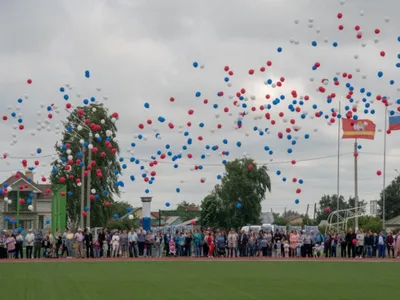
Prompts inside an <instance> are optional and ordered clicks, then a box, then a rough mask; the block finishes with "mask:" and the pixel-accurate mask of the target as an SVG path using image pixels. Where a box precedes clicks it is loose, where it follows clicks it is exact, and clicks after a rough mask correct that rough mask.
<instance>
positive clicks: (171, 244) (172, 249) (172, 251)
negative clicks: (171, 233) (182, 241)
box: [169, 237, 176, 256]
mask: <svg viewBox="0 0 400 300" xmlns="http://www.w3.org/2000/svg"><path fill="white" fill-rule="evenodd" d="M169 255H173V256H176V248H175V241H174V239H173V238H172V237H171V239H170V240H169Z"/></svg>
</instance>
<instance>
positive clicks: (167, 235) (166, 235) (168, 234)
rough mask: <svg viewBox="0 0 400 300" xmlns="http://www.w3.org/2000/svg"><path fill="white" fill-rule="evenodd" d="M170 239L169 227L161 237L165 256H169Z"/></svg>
mask: <svg viewBox="0 0 400 300" xmlns="http://www.w3.org/2000/svg"><path fill="white" fill-rule="evenodd" d="M170 239H171V229H169V228H168V230H167V232H166V233H165V234H164V237H163V241H164V249H165V256H169V240H170Z"/></svg>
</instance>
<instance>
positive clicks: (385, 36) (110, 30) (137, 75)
mask: <svg viewBox="0 0 400 300" xmlns="http://www.w3.org/2000/svg"><path fill="white" fill-rule="evenodd" d="M396 5H397V2H396V1H395V0H391V1H389V0H385V1H379V2H376V1H375V2H372V1H370V2H365V1H361V0H359V1H351V2H349V3H346V4H345V5H340V3H339V1H329V2H326V1H323V2H321V1H320V2H317V1H311V2H307V4H305V3H303V2H301V3H300V2H299V1H294V0H293V1H277V0H276V1H261V0H258V1H250V2H246V4H244V3H243V1H229V2H227V1H202V2H198V3H189V2H187V1H178V0H177V1H122V0H120V1H98V0H97V1H94V0H92V1H85V2H82V1H56V2H55V1H54V2H52V3H50V4H49V3H48V1H35V3H30V2H29V3H25V2H24V3H21V2H15V1H14V2H7V3H2V4H0V25H3V26H1V27H0V28H1V29H0V30H1V34H2V37H3V39H2V48H1V49H0V63H1V65H2V68H1V69H0V97H1V98H0V99H1V107H0V108H1V113H2V114H8V116H9V118H10V113H11V112H13V111H15V112H16V113H17V114H18V113H20V114H21V118H22V119H23V120H24V124H25V128H26V129H25V130H24V131H19V130H18V129H13V126H15V125H17V121H16V120H11V119H12V118H10V120H8V121H6V122H3V121H2V122H1V123H0V129H1V131H2V133H3V134H2V139H1V141H0V146H1V149H2V151H3V152H8V153H10V154H11V155H12V156H15V157H20V156H21V157H22V156H30V154H31V153H35V152H36V149H37V148H39V147H40V148H42V149H43V153H42V155H51V154H52V153H54V151H53V145H54V144H55V142H56V141H57V140H58V139H59V138H60V136H59V135H58V136H57V135H56V134H55V129H54V128H55V126H56V124H61V121H62V120H63V119H64V118H65V115H66V113H65V112H64V110H63V107H64V105H65V101H64V100H63V94H62V93H60V92H59V87H61V86H65V84H70V86H71V90H69V89H67V92H68V94H69V95H70V98H71V99H70V102H71V103H73V104H75V105H77V104H81V103H82V100H83V99H85V98H87V97H91V96H95V97H96V99H98V100H99V101H103V102H104V103H105V105H106V106H107V107H108V108H109V110H110V111H117V112H119V114H120V120H119V121H118V130H119V136H118V139H119V141H120V143H121V149H122V153H121V155H122V156H123V157H127V158H129V157H130V156H134V157H136V158H139V159H141V161H142V162H143V165H146V163H145V160H146V159H149V157H150V156H151V155H155V154H156V153H157V151H162V152H164V153H165V152H166V151H167V149H166V145H167V144H168V145H169V146H170V151H172V153H173V154H177V153H180V152H182V159H181V160H179V161H177V162H176V163H177V164H179V167H178V168H174V164H175V162H171V158H168V159H165V161H162V160H160V159H159V162H160V163H159V164H158V165H157V167H156V168H155V170H156V171H157V174H158V175H157V178H156V181H155V182H154V184H153V185H151V186H149V185H148V184H145V183H144V182H143V181H141V180H140V178H141V171H140V170H139V168H138V167H139V166H140V165H139V166H138V165H133V164H130V163H128V168H127V169H126V170H125V171H124V175H123V177H122V180H124V181H125V183H126V184H125V189H124V192H125V193H124V194H123V195H122V200H124V201H128V202H130V203H132V205H134V206H140V196H143V195H144V190H145V189H146V188H149V189H150V190H151V195H152V196H153V197H154V200H153V208H155V209H158V208H164V203H165V202H166V201H169V202H171V203H172V204H173V205H175V204H177V203H179V202H181V201H183V200H186V201H189V202H195V203H200V201H201V200H202V199H203V198H204V196H205V195H206V194H207V193H208V192H209V191H210V190H212V188H213V186H214V185H215V184H217V183H218V180H217V174H223V172H224V168H223V165H222V164H221V162H222V160H223V159H227V160H230V159H234V158H236V157H240V156H241V155H243V154H244V153H245V154H248V155H251V156H252V157H254V158H255V159H256V160H257V161H258V162H260V163H266V164H268V168H269V169H270V175H271V178H272V193H271V194H267V200H266V201H264V202H263V209H264V210H270V209H271V208H272V209H273V210H274V211H283V210H284V209H285V207H286V209H296V210H299V211H302V212H304V211H305V210H306V208H307V205H308V204H310V205H313V204H314V203H315V202H317V201H318V200H319V198H320V197H321V196H322V195H323V194H325V193H326V194H328V193H335V192H336V188H337V185H336V176H337V157H336V154H337V129H338V127H337V123H335V124H332V125H330V126H328V125H327V120H326V119H325V118H324V116H323V117H322V118H314V119H311V118H310V117H311V116H313V115H314V114H315V112H317V111H323V112H324V113H329V112H330V110H331V109H332V108H334V109H337V108H338V106H339V105H338V102H339V101H341V103H342V109H343V110H344V108H345V106H350V107H352V104H351V103H349V100H348V99H346V97H345V96H346V95H347V88H346V87H345V85H346V83H347V82H348V83H350V84H351V85H352V86H354V95H353V98H354V100H355V101H359V103H358V112H357V113H358V114H359V115H360V117H363V118H364V117H365V118H371V119H373V120H374V121H375V122H376V124H377V128H379V129H383V128H384V122H385V120H384V109H383V107H382V105H381V103H380V102H378V101H375V102H373V103H372V104H371V106H372V107H373V108H374V109H375V111H376V112H375V114H374V115H371V114H364V113H363V110H364V109H365V108H364V106H365V103H364V102H363V101H362V98H363V97H365V94H364V95H362V94H361V93H360V88H362V87H364V88H365V89H366V90H367V91H370V92H371V93H372V97H371V99H373V98H375V97H376V95H387V96H390V97H391V101H394V102H395V100H396V98H395V97H396V93H397V87H398V84H397V82H396V83H395V84H393V85H390V84H389V81H390V80H391V79H394V78H396V75H397V73H396V72H398V69H397V68H396V66H395V64H396V62H397V61H398V60H397V50H396V49H397V47H398V42H397V35H396V30H397V28H399V26H400V21H399V20H397V18H394V16H393V18H391V19H390V22H385V20H384V18H385V17H386V16H391V12H392V11H395V8H396V7H397V6H396ZM361 10H363V11H364V15H363V16H361V15H360V11H361ZM338 12H342V13H343V15H344V17H343V19H341V20H338V19H337V17H336V15H337V13H338ZM296 19H297V20H299V24H295V22H294V20H296ZM310 19H312V24H313V26H312V28H310V26H309V24H311V23H310ZM339 24H343V26H344V28H345V29H344V30H343V31H339V30H338V26H339ZM356 25H360V26H361V30H362V33H363V36H364V37H363V39H362V40H358V39H357V38H356V34H357V31H355V30H354V27H355V26H356ZM375 28H379V29H380V30H381V33H380V34H379V35H378V38H379V42H378V43H375V41H374V38H376V35H375V34H374V30H375ZM11 29H12V30H11ZM317 29H319V31H320V32H319V33H317ZM324 38H327V40H328V42H326V43H325V42H324ZM291 39H292V40H294V41H299V44H298V45H295V44H293V43H290V40H291ZM312 41H317V43H318V46H317V47H312V46H311V42H312ZM334 41H336V42H338V44H339V46H338V47H337V48H335V47H333V46H332V43H333V42H334ZM363 42H365V43H366V47H362V45H361V44H362V43H363ZM278 47H282V49H283V51H282V52H281V53H278V52H277V48H278ZM382 50H384V51H385V52H386V56H385V57H381V56H380V55H379V53H380V51H382ZM355 57H357V59H356V58H355ZM268 60H270V61H272V66H271V67H267V66H266V61H268ZM194 61H198V62H199V64H204V66H205V67H204V69H200V68H197V69H195V68H193V66H192V63H193V62H194ZM316 62H319V63H320V64H321V66H320V67H319V69H318V70H315V71H313V70H312V66H313V65H314V64H315V63H316ZM225 66H229V68H230V69H231V70H232V71H233V72H234V76H232V77H231V78H230V82H231V83H232V87H228V86H227V84H226V83H225V82H224V78H225V77H226V76H227V74H226V72H225V71H224V67H225ZM262 66H264V67H266V69H267V70H266V71H265V72H264V73H262V72H260V71H259V69H260V67H262ZM250 69H254V70H255V75H253V76H250V75H249V74H248V71H249V70H250ZM357 69H360V70H359V72H357ZM84 70H90V71H91V74H92V76H91V79H90V80H87V79H86V78H84ZM378 71H383V72H384V76H383V77H382V78H381V79H378V77H377V75H376V74H377V72H378ZM337 72H340V73H343V72H347V73H350V74H352V76H353V79H352V80H348V79H346V78H343V77H342V75H341V74H339V75H336V73H337ZM363 75H367V77H366V79H363V77H362V76H363ZM335 76H337V77H338V78H339V81H340V85H339V86H335V85H333V77H335ZM280 77H284V79H285V81H284V82H283V84H282V87H275V88H273V87H272V86H271V85H265V84H264V82H265V81H266V80H268V79H272V80H273V81H274V82H276V81H277V80H278V79H279V78H280ZM28 78H32V80H33V84H32V85H27V84H26V83H25V82H26V80H27V79H28ZM310 78H313V79H314V80H313V81H311V80H310ZM325 78H328V79H329V84H328V85H327V86H326V89H327V93H325V94H321V93H319V92H317V91H316V90H317V88H318V87H319V86H320V85H321V80H322V79H325ZM99 87H101V91H97V88H99ZM242 88H244V89H246V94H245V95H247V97H248V100H247V101H245V103H246V105H247V108H243V107H234V106H233V105H232V102H233V100H232V99H230V98H229V96H230V95H235V94H236V93H237V92H238V91H240V90H241V89H242ZM292 90H296V91H297V93H298V95H299V96H305V95H308V96H310V100H309V101H305V103H304V105H303V106H301V109H302V112H307V113H308V114H307V117H306V118H305V119H301V118H300V114H299V113H295V112H291V111H290V110H289V109H288V105H289V104H291V103H292V100H293V98H292V97H291V95H290V92H291V91H292ZM197 91H200V92H201V97H196V96H195V93H196V92H197ZM220 91H223V92H224V96H223V97H218V96H217V93H218V92H220ZM332 92H334V93H336V95H337V96H336V98H335V99H334V100H333V102H332V103H331V104H327V103H326V95H327V94H328V93H332ZM77 93H79V94H80V95H81V97H77V96H76V95H77ZM267 94H268V95H270V99H266V95H267ZM24 95H28V97H27V98H26V99H25V98H24ZM252 95H254V96H255V100H251V96H252ZM281 95H285V99H284V100H280V103H279V105H273V106H272V108H271V109H270V110H268V112H269V113H270V114H271V119H273V120H275V121H276V124H275V125H272V124H271V122H270V121H268V120H267V119H266V118H265V116H264V115H265V113H266V112H267V110H263V111H260V110H259V107H260V106H261V105H267V104H272V101H273V100H274V99H275V98H279V97H280V96H281ZM103 96H107V97H108V99H107V100H103ZM170 97H174V98H175V102H173V103H171V102H170V101H169V99H170ZM18 98H22V99H23V100H24V102H23V104H21V105H19V107H20V110H17V99H18ZM204 99H207V100H208V104H204V102H203V101H204ZM371 99H367V100H366V102H371ZM297 100H299V99H297ZM145 102H148V103H149V104H150V109H148V110H146V109H145V108H144V106H143V105H144V103H145ZM52 103H54V104H56V105H57V106H58V107H60V109H59V110H60V112H59V114H55V117H54V118H53V119H52V120H51V121H50V122H48V124H46V120H47V114H48V112H47V111H46V107H47V106H48V105H50V104H52ZM41 104H43V105H44V106H43V107H41V106H40V105H41ZM214 104H217V105H218V108H213V105H214ZM313 104H316V105H317V106H318V108H317V109H313ZM8 106H10V109H9V110H8ZM253 106H254V107H256V108H257V111H256V112H252V111H251V107H253ZM295 106H299V107H300V105H299V104H298V103H297V104H295ZM225 107H227V108H229V112H230V113H231V115H229V113H225V112H224V108H225ZM189 109H193V110H194V114H193V115H189V114H188V110H189ZM390 109H396V106H395V105H394V106H393V108H390ZM245 110H249V114H248V115H247V116H246V117H245V118H243V127H242V128H241V129H239V130H238V129H235V122H236V121H237V119H238V116H239V114H240V113H242V112H243V111H245ZM38 111H39V112H41V115H40V116H39V115H38V114H37V112H38ZM280 112H282V113H284V117H283V118H281V117H279V113H280ZM159 116H163V117H165V118H166V122H165V123H159V122H158V121H157V119H158V117H159ZM217 116H218V118H217ZM253 116H262V118H261V119H256V120H255V119H254V118H253ZM284 118H287V122H284V121H283V119H284ZM148 119H150V120H152V122H153V124H152V126H148V125H147V123H146V122H147V120H148ZM291 119H293V120H295V122H296V124H297V125H298V126H300V128H301V129H300V131H299V132H297V133H296V132H291V135H292V140H296V142H297V143H296V145H292V144H291V141H292V140H288V139H287V137H286V135H287V134H286V129H287V128H291V130H293V128H292V127H291V125H290V120H291ZM38 121H39V125H40V126H41V125H43V127H45V128H44V130H41V131H40V132H38V133H37V134H36V136H31V135H30V133H31V132H32V131H35V130H36V127H37V125H38ZM170 122H171V123H173V124H174V125H175V128H174V129H173V130H171V129H169V128H168V125H167V124H168V123H170ZM187 122H191V126H190V127H188V126H187ZM139 123H143V124H146V125H145V127H146V128H145V129H144V130H143V131H141V130H139V128H138V124H139ZM200 123H203V124H204V127H200V126H199V125H200ZM218 124H220V125H222V128H221V129H218ZM179 125H182V128H179ZM47 127H49V129H50V131H48V130H47ZM254 127H257V130H254ZM260 130H262V131H264V132H265V134H264V135H262V136H261V135H260V134H259V131H260ZM266 130H267V131H268V132H269V133H267V132H266ZM156 131H157V132H159V133H160V134H161V136H162V139H161V140H158V139H156V138H155V132H156ZM14 132H15V135H16V137H15V138H14V137H13V133H14ZM185 132H188V133H189V136H185V135H184V133H185ZM279 132H282V133H285V135H284V138H283V139H282V140H281V139H278V133H279ZM139 133H140V134H143V135H145V136H146V137H147V140H146V141H144V140H143V139H142V140H139V139H135V138H134V137H135V135H137V134H139ZM305 134H309V135H310V139H308V140H305V139H304V135H305ZM396 134H397V133H396V132H394V133H392V134H391V135H388V136H387V149H388V157H387V174H386V175H387V176H386V178H387V181H390V180H391V179H392V178H394V177H395V176H396V175H397V173H396V172H395V171H394V169H395V168H396V166H397V165H398V164H399V163H400V156H399V155H400V154H399V153H398V151H397V150H396V149H397V140H396ZM247 135H248V136H247ZM199 137H202V138H203V140H202V141H200V140H199ZM188 138H192V139H193V143H192V145H187V140H188ZM13 139H16V140H17V144H15V145H14V146H10V142H11V141H12V140H13ZM223 139H227V140H228V141H229V143H228V144H227V145H225V144H223V142H222V141H223ZM132 142H135V143H136V147H134V148H133V151H134V152H133V154H131V146H130V145H131V143H132ZM237 142H241V147H237ZM359 143H360V144H361V145H362V149H361V150H360V156H359V194H360V198H362V199H366V200H373V199H376V198H377V197H378V196H379V193H380V190H381V188H382V186H383V185H382V184H383V183H382V177H378V176H377V175H376V172H377V170H382V167H383V157H382V153H383V133H381V132H377V133H376V139H375V140H374V141H359ZM184 145H187V148H188V149H187V150H183V148H182V147H183V146H184ZM207 145H209V146H214V145H218V146H219V149H218V151H213V150H212V149H206V146H207ZM265 146H268V147H269V148H270V149H271V150H273V155H269V154H268V152H267V151H265V150H264V147H265ZM288 148H291V149H292V150H293V153H291V154H289V153H288ZM221 151H229V156H227V157H224V156H221V155H220V154H221ZM340 151H341V153H342V155H341V156H340V192H341V193H342V194H343V195H345V196H346V197H348V196H350V195H353V194H354V178H353V177H354V172H353V161H354V158H353V155H352V151H353V143H352V141H348V140H342V141H341V149H340ZM188 153H191V154H192V155H193V158H192V159H189V158H188V157H187V154H188ZM203 154H204V155H207V156H206V157H207V158H206V159H202V158H201V155H203ZM35 157H36V155H34V156H32V159H31V160H33V159H35ZM291 160H296V161H297V163H296V164H295V165H292V164H291V163H290V161H291ZM40 162H41V166H40V167H39V168H38V171H37V173H38V174H43V175H46V174H48V172H49V163H50V162H51V157H48V158H41V159H40ZM194 165H202V166H203V169H202V170H197V171H191V168H193V166H194ZM0 166H1V168H2V171H3V172H2V173H1V175H2V178H3V179H5V178H6V177H7V176H9V174H10V172H9V171H10V170H18V169H20V168H21V165H20V162H19V160H18V159H6V160H1V161H0ZM277 170H280V171H281V172H282V175H281V176H277V175H276V171H277ZM130 175H135V177H136V180H135V182H131V181H130V179H129V177H130ZM37 176H39V175H37ZM282 176H285V177H286V178H287V181H286V182H283V181H282ZM293 177H295V178H297V179H303V180H304V184H303V185H302V186H301V189H302V193H301V194H296V192H295V191H296V189H297V188H298V187H299V184H298V183H297V184H295V183H293V182H292V179H293ZM201 178H206V179H207V180H206V182H205V183H201V182H200V179H201ZM181 181H183V182H181ZM178 187H179V188H180V189H181V192H180V193H176V191H175V190H176V188H178ZM296 198H299V199H300V204H299V205H295V204H294V200H295V199H296Z"/></svg>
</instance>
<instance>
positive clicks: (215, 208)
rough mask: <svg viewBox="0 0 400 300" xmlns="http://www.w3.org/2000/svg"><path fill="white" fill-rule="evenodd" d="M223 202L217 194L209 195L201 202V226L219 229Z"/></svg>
mask: <svg viewBox="0 0 400 300" xmlns="http://www.w3.org/2000/svg"><path fill="white" fill-rule="evenodd" d="M222 213H223V210H222V202H221V199H219V198H218V195H217V194H216V193H215V192H212V193H211V194H209V195H207V196H206V197H205V198H204V199H203V201H202V202H201V224H202V226H203V227H212V228H215V227H219V226H220V217H221V216H222Z"/></svg>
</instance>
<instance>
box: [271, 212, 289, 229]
mask: <svg viewBox="0 0 400 300" xmlns="http://www.w3.org/2000/svg"><path fill="white" fill-rule="evenodd" d="M272 214H273V215H274V224H275V225H278V226H285V225H286V219H285V217H284V216H283V215H281V214H280V213H272Z"/></svg>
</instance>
